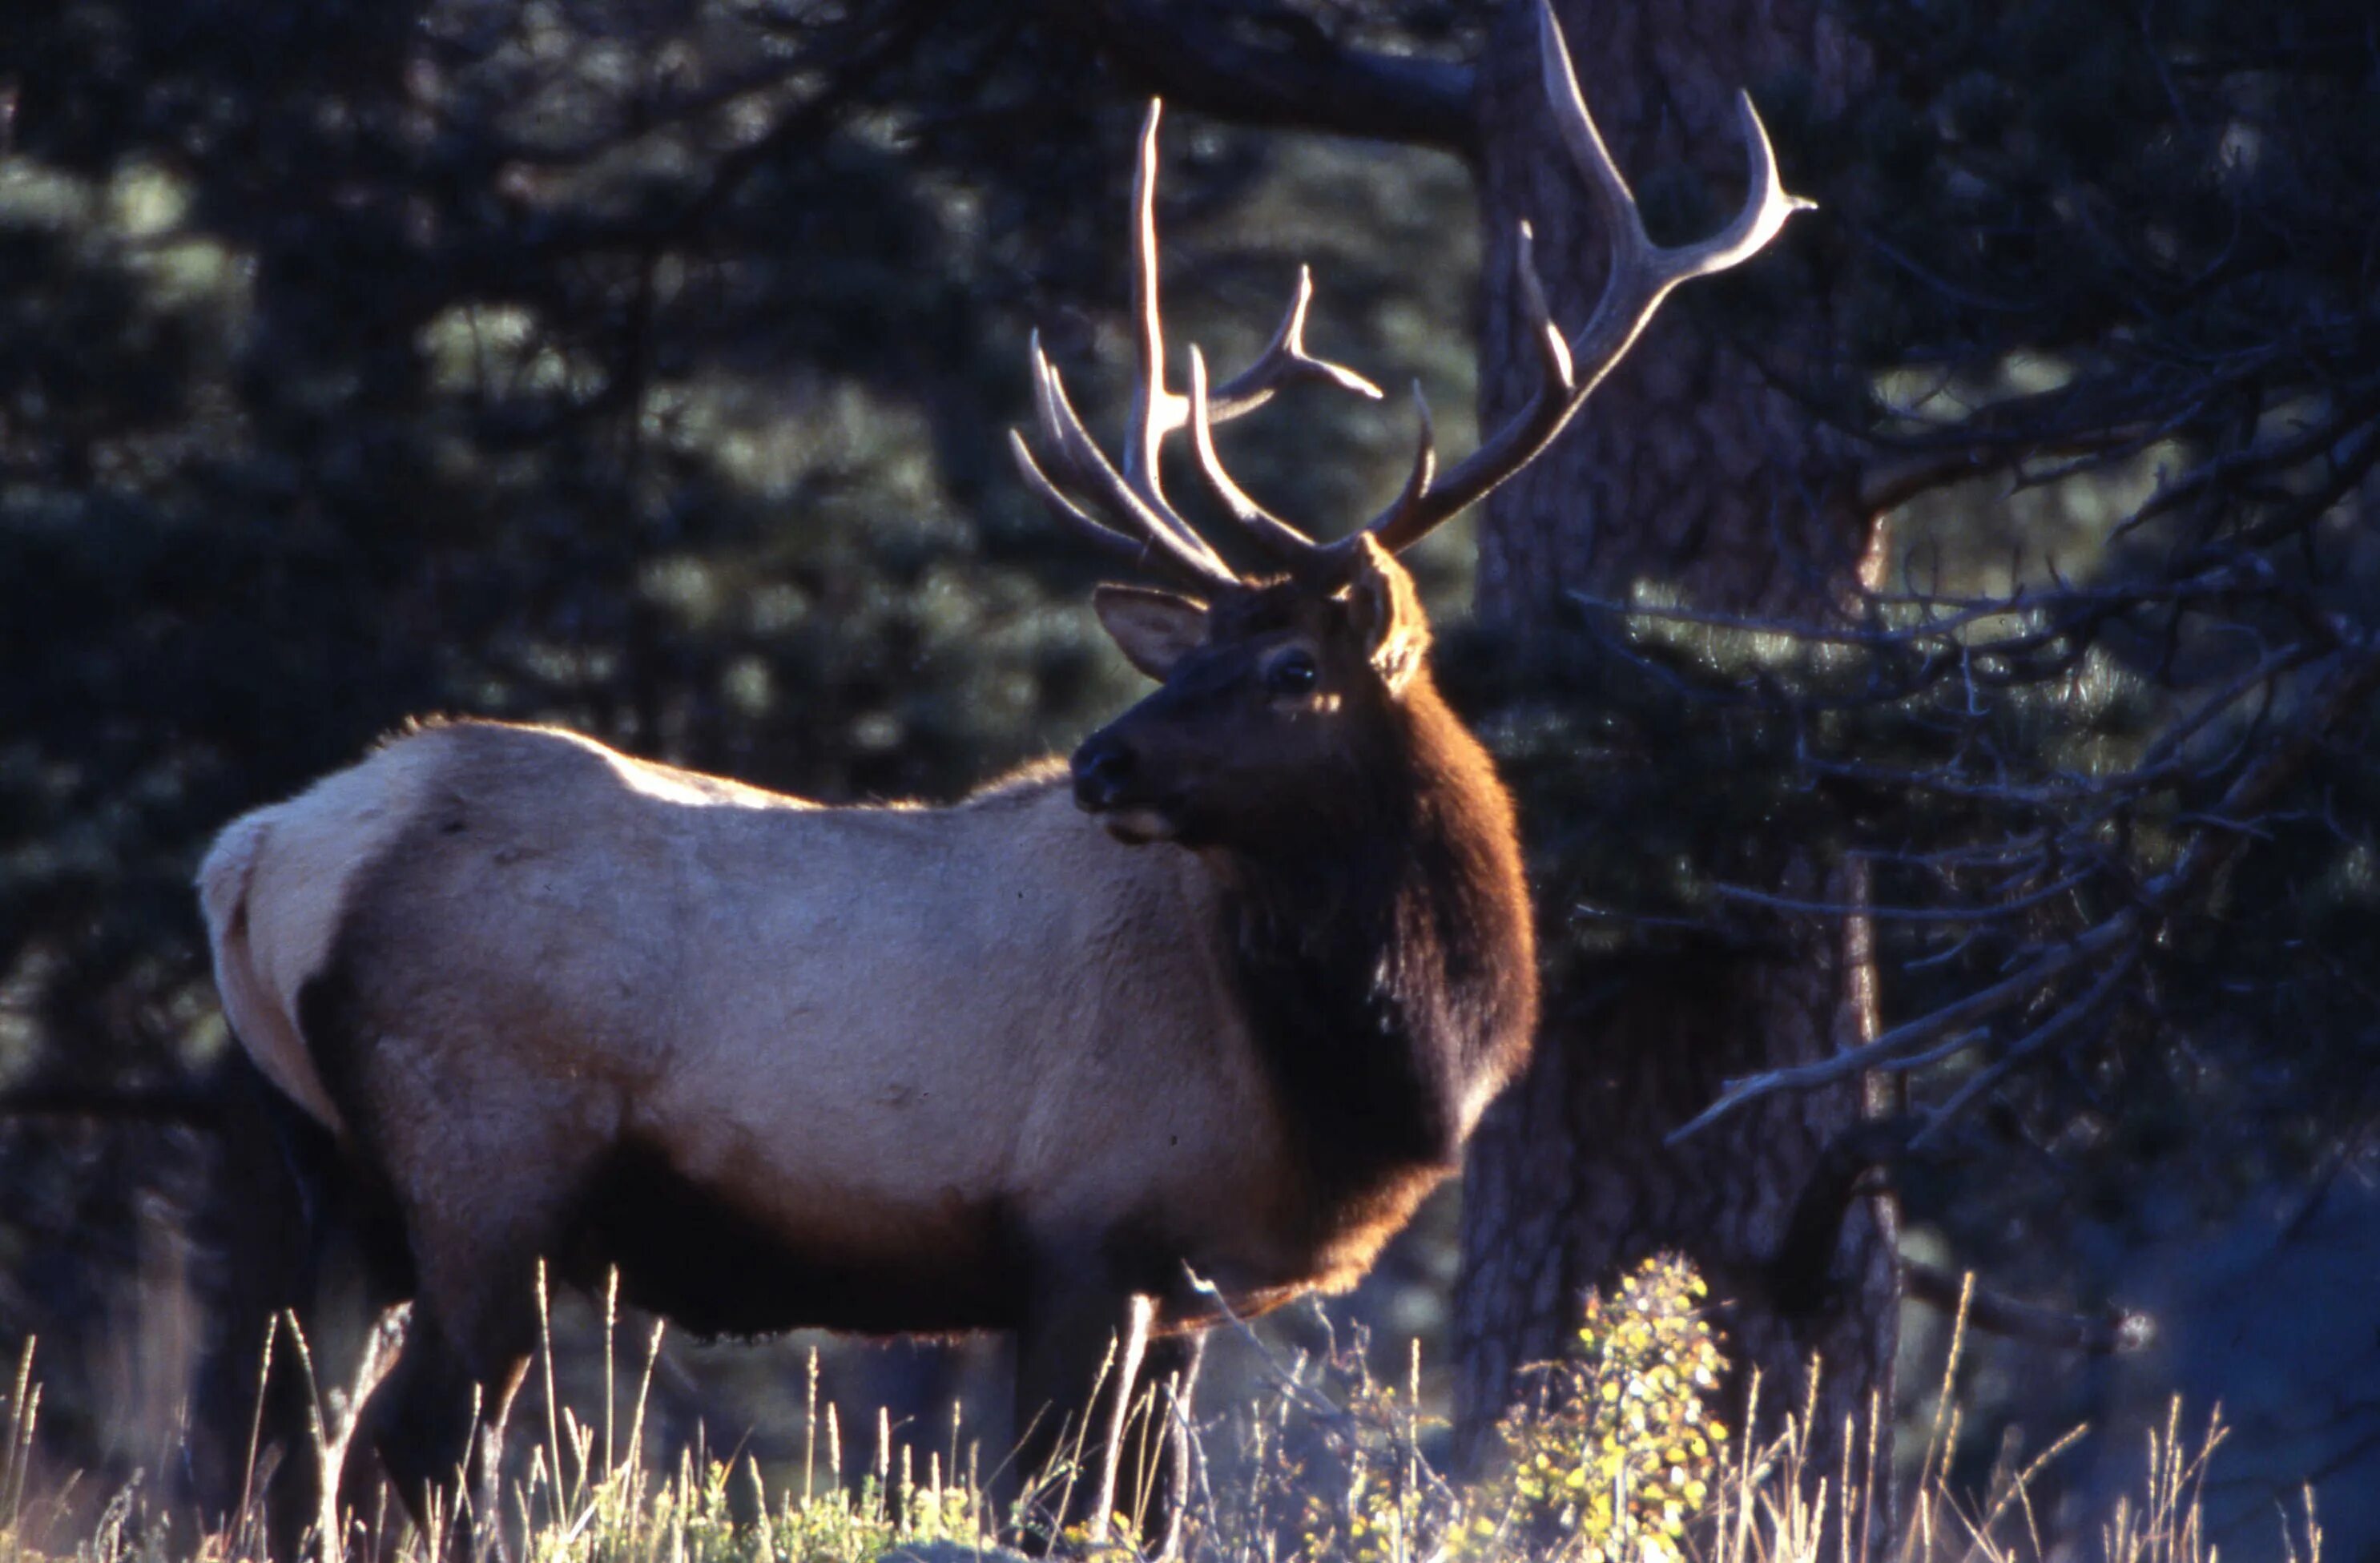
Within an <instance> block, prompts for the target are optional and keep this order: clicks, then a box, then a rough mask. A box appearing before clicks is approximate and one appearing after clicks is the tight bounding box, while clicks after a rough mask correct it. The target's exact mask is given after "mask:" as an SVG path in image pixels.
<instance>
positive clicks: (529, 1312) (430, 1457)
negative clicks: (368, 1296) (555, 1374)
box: [357, 1181, 571, 1542]
mask: <svg viewBox="0 0 2380 1563" xmlns="http://www.w3.org/2000/svg"><path fill="white" fill-rule="evenodd" d="M570 1186H571V1185H570V1184H569V1183H566V1182H563V1181H557V1182H556V1183H555V1184H553V1185H550V1188H552V1189H554V1190H561V1189H566V1188H568V1187H570ZM567 1207H568V1200H567V1198H566V1197H564V1196H563V1195H562V1194H560V1193H555V1194H554V1197H552V1198H549V1199H545V1200H540V1201H535V1202H528V1201H524V1202H522V1204H521V1205H520V1206H516V1207H515V1208H514V1209H513V1210H511V1211H508V1212H507V1213H506V1217H505V1218H504V1219H501V1220H499V1221H496V1222H492V1223H490V1224H488V1225H485V1226H480V1227H477V1228H472V1227H467V1226H466V1225H464V1223H462V1222H460V1221H442V1220H439V1219H437V1218H434V1217H432V1216H431V1215H430V1214H429V1213H428V1212H427V1211H423V1210H419V1209H417V1210H415V1211H412V1212H409V1213H408V1222H407V1225H408V1227H409V1228H410V1230H411V1231H412V1234H413V1242H414V1247H415V1249H416V1251H417V1253H418V1254H419V1255H420V1259H421V1265H420V1270H421V1286H420V1289H419V1292H418V1293H417V1295H416V1296H415V1298H414V1303H413V1321H412V1325H411V1327H410V1328H409V1329H408V1330H407V1335H406V1342H405V1349H404V1351H402V1352H401V1353H400V1354H399V1355H398V1357H397V1361H396V1365H395V1367H393V1368H391V1369H390V1370H389V1374H388V1376H387V1377H386V1378H384V1379H383V1380H382V1382H381V1386H380V1387H379V1389H378V1390H376V1391H375V1392H374V1393H373V1395H372V1398H371V1400H370V1404H369V1405H368V1406H367V1407H366V1409H365V1412H364V1414H365V1416H366V1417H367V1418H368V1419H369V1420H368V1421H367V1422H365V1423H363V1424H360V1425H359V1427H358V1434H359V1435H362V1434H367V1433H368V1434H369V1435H370V1438H369V1441H370V1445H371V1447H372V1448H373V1449H374V1450H375V1451H376V1452H377V1453H378V1454H379V1456H380V1459H381V1464H382V1466H383V1468H384V1469H385V1470H386V1472H388V1475H389V1478H390V1480H391V1482H392V1483H393V1484H395V1488H396V1493H397V1497H398V1499H399V1500H400V1501H401V1502H402V1503H403V1504H404V1505H405V1509H406V1512H407V1515H408V1516H410V1517H411V1519H412V1521H413V1522H414V1525H415V1527H416V1528H417V1529H419V1531H420V1532H421V1533H422V1534H423V1535H425V1536H434V1534H435V1533H433V1532H432V1531H431V1524H430V1521H431V1502H432V1497H433V1495H435V1494H438V1493H440V1492H442V1491H443V1492H446V1493H448V1494H450V1495H451V1498H452V1501H449V1502H448V1503H447V1504H446V1505H445V1506H444V1511H443V1514H442V1515H441V1516H440V1518H441V1519H442V1521H445V1522H447V1523H449V1524H451V1523H452V1521H454V1520H455V1518H457V1517H458V1515H459V1506H460V1505H461V1504H462V1503H463V1502H464V1501H465V1500H468V1503H469V1505H470V1509H471V1519H472V1521H473V1523H474V1524H475V1525H477V1526H479V1527H480V1529H481V1535H480V1541H482V1542H484V1541H485V1540H487V1539H489V1538H490V1537H491V1536H492V1529H491V1528H490V1526H489V1522H490V1521H492V1517H493V1516H494V1514H495V1513H496V1508H495V1499H496V1496H497V1483H498V1481H499V1478H500V1475H501V1469H500V1467H501V1461H502V1458H503V1453H504V1424H505V1423H506V1422H507V1421H508V1420H509V1419H510V1416H511V1413H512V1407H513V1401H514V1399H515V1397H516V1395H517V1394H518V1392H519V1389H520V1386H521V1381H522V1379H523V1377H524V1376H525V1375H526V1374H527V1372H528V1361H529V1354H530V1352H531V1351H533V1350H534V1349H535V1347H536V1344H537V1333H538V1312H537V1287H536V1276H537V1259H536V1255H538V1254H541V1253H544V1252H546V1251H548V1250H550V1249H551V1248H553V1246H554V1241H555V1238H556V1235H557V1234H558V1233H559V1232H560V1231H561V1230H562V1227H561V1219H562V1212H563V1211H564V1210H565V1209H567ZM483 1214H484V1213H483ZM362 1441H364V1440H363V1439H362V1438H361V1437H360V1436H359V1438H358V1442H362ZM458 1477H459V1478H461V1479H462V1483H463V1484H462V1485H461V1486H460V1487H459V1488H458V1487H456V1486H455V1482H456V1480H457V1478H458ZM357 1490H358V1492H361V1491H363V1490H366V1489H360V1488H359V1489H357Z"/></svg>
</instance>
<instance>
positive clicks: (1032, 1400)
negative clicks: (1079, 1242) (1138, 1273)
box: [1011, 1266, 1154, 1552]
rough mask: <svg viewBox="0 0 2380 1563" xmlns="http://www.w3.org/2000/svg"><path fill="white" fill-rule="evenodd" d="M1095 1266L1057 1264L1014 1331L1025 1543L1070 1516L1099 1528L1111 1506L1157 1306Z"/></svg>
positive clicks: (1069, 1521)
mask: <svg viewBox="0 0 2380 1563" xmlns="http://www.w3.org/2000/svg"><path fill="white" fill-rule="evenodd" d="M1057 1268H1058V1267H1057V1266H1051V1269H1052V1270H1053V1271H1055V1270H1057ZM1098 1275H1099V1270H1098V1267H1097V1266H1083V1268H1082V1270H1080V1271H1077V1272H1076V1273H1075V1274H1072V1275H1068V1276H1060V1275H1055V1274H1053V1276H1052V1282H1053V1284H1051V1285H1050V1286H1049V1287H1047V1288H1046V1289H1041V1290H1039V1292H1038V1296H1037V1298H1036V1305H1035V1306H1034V1307H1033V1308H1032V1309H1031V1310H1030V1312H1029V1313H1028V1314H1027V1316H1026V1321H1025V1324H1024V1326H1023V1327H1021V1328H1020V1329H1019V1330H1018V1331H1017V1337H1016V1425H1017V1429H1018V1435H1017V1439H1016V1448H1015V1450H1014V1454H1013V1455H1012V1456H1011V1459H1012V1460H1013V1462H1014V1468H1015V1470H1016V1472H1017V1476H1018V1478H1019V1480H1020V1481H1021V1482H1022V1484H1023V1485H1024V1488H1025V1491H1026V1493H1027V1494H1028V1495H1029V1501H1028V1504H1027V1508H1028V1509H1029V1515H1028V1518H1027V1519H1026V1522H1025V1533H1024V1536H1023V1538H1022V1539H1023V1542H1024V1545H1026V1549H1027V1550H1028V1551H1036V1552H1038V1551H1041V1550H1043V1549H1046V1548H1047V1547H1048V1546H1049V1545H1050V1543H1051V1542H1053V1541H1054V1540H1056V1538H1057V1537H1058V1536H1059V1535H1060V1534H1061V1533H1063V1532H1064V1531H1065V1530H1066V1529H1067V1528H1068V1527H1070V1526H1073V1525H1077V1524H1084V1523H1088V1524H1090V1525H1091V1526H1092V1527H1093V1529H1094V1532H1095V1533H1098V1532H1101V1531H1103V1530H1104V1528H1105V1521H1106V1519H1107V1517H1108V1516H1109V1515H1110V1514H1111V1513H1112V1512H1113V1511H1114V1501H1113V1500H1114V1496H1115V1492H1116V1460H1117V1457H1118V1454H1119V1452H1120V1448H1121V1437H1120V1435H1121V1434H1122V1431H1123V1423H1124V1418H1125V1413H1126V1412H1127V1410H1128V1408H1129V1404H1130V1386H1131V1383H1132V1380H1133V1379H1134V1377H1135V1376H1136V1375H1137V1370H1138V1368H1139V1366H1140V1360H1141V1357H1142V1355H1143V1353H1144V1351H1146V1349H1147V1341H1148V1321H1149V1317H1150V1315H1151V1314H1152V1313H1153V1312H1154V1308H1153V1305H1152V1303H1151V1302H1150V1300H1149V1299H1148V1298H1147V1297H1142V1296H1135V1294H1133V1293H1131V1292H1128V1291H1122V1290H1117V1289H1115V1288H1113V1287H1111V1286H1108V1285H1105V1284H1101V1283H1100V1281H1099V1279H1097V1276H1098Z"/></svg>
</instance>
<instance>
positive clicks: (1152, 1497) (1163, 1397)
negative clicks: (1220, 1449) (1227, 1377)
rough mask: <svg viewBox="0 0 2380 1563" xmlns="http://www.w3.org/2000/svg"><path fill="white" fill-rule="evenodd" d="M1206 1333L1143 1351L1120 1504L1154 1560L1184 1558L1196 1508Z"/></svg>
mask: <svg viewBox="0 0 2380 1563" xmlns="http://www.w3.org/2000/svg"><path fill="white" fill-rule="evenodd" d="M1206 1349H1207V1338H1206V1336H1205V1335H1203V1334H1196V1333H1190V1334H1179V1335H1155V1336H1152V1337H1151V1338H1150V1339H1149V1342H1148V1348H1147V1351H1144V1352H1142V1354H1141V1360H1140V1375H1139V1381H1138V1383H1137V1384H1136V1385H1135V1387H1134V1389H1133V1392H1132V1394H1133V1412H1132V1416H1131V1419H1130V1420H1129V1422H1127V1424H1125V1428H1124V1436H1123V1445H1122V1452H1121V1454H1120V1456H1119V1458H1118V1459H1117V1461H1116V1495H1115V1507H1116V1508H1117V1509H1118V1510H1119V1511H1121V1512H1122V1513H1123V1514H1125V1515H1127V1516H1129V1517H1131V1519H1132V1521H1133V1523H1134V1525H1135V1528H1136V1529H1137V1530H1138V1531H1139V1532H1140V1539H1141V1543H1142V1549H1143V1551H1144V1552H1146V1553H1147V1556H1149V1557H1176V1556H1178V1555H1179V1553H1180V1550H1181V1543H1182V1516H1183V1514H1184V1511H1185V1510H1186V1509H1187V1508H1189V1506H1190V1484H1191V1480H1192V1461H1193V1460H1195V1459H1196V1454H1197V1451H1196V1449H1195V1448H1193V1447H1192V1445H1191V1438H1190V1399H1191V1394H1192V1391H1193V1390H1194V1389H1195V1388H1196V1385H1197V1382H1198V1363H1199V1361H1200V1359H1201V1358H1202V1357H1203V1356H1204V1355H1205V1353H1206Z"/></svg>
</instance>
